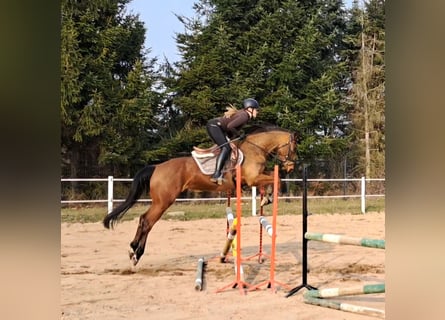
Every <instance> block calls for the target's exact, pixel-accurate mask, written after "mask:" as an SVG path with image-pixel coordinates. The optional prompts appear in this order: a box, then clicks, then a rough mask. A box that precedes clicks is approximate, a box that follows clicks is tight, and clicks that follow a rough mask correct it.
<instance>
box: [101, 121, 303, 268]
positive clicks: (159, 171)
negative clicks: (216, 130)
mask: <svg viewBox="0 0 445 320" xmlns="http://www.w3.org/2000/svg"><path fill="white" fill-rule="evenodd" d="M253 129H254V130H251V131H249V132H247V129H246V136H245V138H244V139H243V140H238V141H234V140H236V139H234V140H232V142H233V143H234V144H235V145H236V146H237V147H238V148H239V149H240V150H241V151H242V153H243V154H244V159H243V161H242V164H241V179H242V180H241V183H242V185H243V186H246V185H247V186H248V187H252V186H257V187H265V188H270V186H272V185H273V181H274V179H273V172H265V169H266V162H267V161H268V160H269V159H270V158H271V157H272V158H275V159H276V160H278V161H279V162H280V163H281V165H282V169H283V170H284V171H286V172H288V173H289V172H291V171H293V170H294V167H295V161H296V158H297V152H296V148H297V143H296V133H292V132H290V131H288V130H285V129H282V128H280V127H277V126H263V127H258V126H257V127H254V128H253ZM226 168H227V167H226ZM235 177H236V174H235V166H233V165H232V166H231V168H229V170H225V174H224V180H223V183H222V184H220V185H219V184H216V183H214V182H212V181H210V176H209V174H205V173H203V172H201V170H200V168H199V167H198V164H197V162H196V161H195V160H194V159H193V157H191V156H189V157H186V156H184V157H178V158H172V159H169V160H167V161H165V162H162V163H160V164H155V165H146V166H145V167H144V168H142V169H140V170H139V171H138V172H137V173H136V174H135V176H134V178H133V182H132V185H131V188H130V191H129V193H128V196H127V198H126V200H125V201H124V202H123V203H121V204H120V205H119V206H117V207H116V208H114V209H113V210H112V211H111V212H110V213H108V214H107V215H106V216H105V218H104V219H103V225H104V226H105V228H107V229H110V228H114V226H115V224H116V223H117V222H118V221H119V219H121V218H122V217H123V216H124V214H125V213H126V212H127V210H129V209H130V208H131V207H132V206H133V205H134V204H135V203H136V202H137V200H138V199H139V198H140V197H141V196H142V194H143V193H144V192H149V194H150V197H151V200H152V201H151V205H150V207H149V208H148V209H147V211H146V212H145V213H143V214H142V215H141V216H140V217H139V224H138V227H137V231H136V234H135V236H134V239H133V241H131V243H130V247H131V251H130V252H129V255H130V260H131V261H132V262H133V265H136V264H137V263H138V261H139V260H140V258H141V257H142V255H143V254H144V251H145V246H146V241H147V237H148V234H149V232H150V231H151V229H152V228H153V226H154V225H155V223H156V222H157V221H158V220H159V219H160V218H161V216H162V215H163V213H164V212H165V211H166V210H167V209H168V208H169V207H170V206H171V205H172V204H173V203H174V202H175V200H176V198H177V197H178V196H179V194H180V193H181V192H183V191H186V190H194V191H226V192H230V191H232V190H234V189H235V186H236V183H235ZM261 205H264V204H263V203H262V204H261Z"/></svg>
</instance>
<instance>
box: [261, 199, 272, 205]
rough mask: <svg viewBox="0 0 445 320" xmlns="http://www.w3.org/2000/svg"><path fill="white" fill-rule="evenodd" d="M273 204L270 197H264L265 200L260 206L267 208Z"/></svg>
mask: <svg viewBox="0 0 445 320" xmlns="http://www.w3.org/2000/svg"><path fill="white" fill-rule="evenodd" d="M271 203H272V200H271V199H270V198H269V197H264V198H263V200H261V204H260V206H261V207H264V206H266V205H268V204H271Z"/></svg>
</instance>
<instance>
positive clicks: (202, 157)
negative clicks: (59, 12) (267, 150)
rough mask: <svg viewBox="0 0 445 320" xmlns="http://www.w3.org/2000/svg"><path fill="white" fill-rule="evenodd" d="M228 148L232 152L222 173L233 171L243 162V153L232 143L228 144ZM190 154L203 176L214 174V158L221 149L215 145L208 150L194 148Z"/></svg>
mask: <svg viewBox="0 0 445 320" xmlns="http://www.w3.org/2000/svg"><path fill="white" fill-rule="evenodd" d="M230 148H231V149H232V152H231V153H230V158H229V160H228V161H227V162H226V164H225V165H224V169H223V170H224V171H227V170H231V169H233V168H234V167H235V166H236V165H237V164H242V163H243V160H244V154H243V152H242V151H241V150H240V149H238V147H237V146H236V145H235V144H234V143H232V142H231V143H230ZM191 153H192V158H193V159H194V160H195V162H196V164H197V165H198V167H199V169H200V170H201V172H202V173H203V174H206V175H211V174H213V173H214V172H215V166H216V158H217V157H218V155H219V154H220V153H221V148H219V147H218V145H217V144H214V145H213V146H211V147H209V148H199V147H196V146H194V147H193V150H192V152H191Z"/></svg>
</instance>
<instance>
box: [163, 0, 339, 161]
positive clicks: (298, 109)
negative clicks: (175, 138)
mask: <svg viewBox="0 0 445 320" xmlns="http://www.w3.org/2000/svg"><path fill="white" fill-rule="evenodd" d="M195 9H196V12H197V17H195V19H185V18H182V19H183V20H182V21H183V22H184V24H185V26H186V29H187V30H188V32H186V33H184V34H179V35H178V36H177V42H178V46H179V48H180V49H181V52H182V55H183V60H182V61H181V62H180V63H178V64H176V65H175V67H176V68H172V69H170V72H171V74H172V75H173V77H172V78H171V79H170V81H169V82H168V85H167V90H168V91H169V92H170V93H171V94H172V103H173V104H174V105H175V106H176V108H177V109H178V110H179V114H180V116H181V122H182V127H181V129H180V131H182V130H187V129H189V130H195V128H196V127H203V126H204V125H205V123H206V121H207V120H209V119H210V118H212V117H215V116H219V115H221V114H222V112H223V111H224V110H225V108H226V107H227V106H228V105H229V104H233V105H235V106H240V102H241V101H242V100H243V99H244V98H246V97H254V98H256V99H257V100H258V101H259V102H260V105H261V107H262V111H261V113H260V115H259V117H258V119H259V120H260V121H264V122H272V123H276V124H277V125H280V126H282V127H285V128H289V129H291V130H296V131H298V132H299V133H300V146H299V154H300V156H302V157H303V158H305V159H306V160H308V161H310V160H313V159H316V158H319V157H329V158H336V157H341V156H342V154H343V153H344V152H346V151H345V149H346V147H347V146H348V143H347V137H348V131H347V126H348V125H347V122H346V121H345V119H346V118H347V112H348V110H347V107H348V105H347V104H346V103H344V96H345V92H346V87H345V83H346V81H347V79H348V73H347V71H348V70H347V66H346V64H345V60H344V54H343V50H345V49H346V45H345V43H344V42H343V38H344V36H345V34H344V30H345V13H344V11H343V9H342V2H341V1H339V0H325V1H321V0H314V1H291V0H276V1H266V0H237V1H229V0H201V1H199V2H198V3H197V4H196V6H195ZM172 70H174V71H172ZM186 124H188V125H186ZM184 128H185V129H184ZM201 132H202V136H200V137H199V138H200V139H201V140H200V141H203V140H204V139H205V135H206V133H205V131H201Z"/></svg>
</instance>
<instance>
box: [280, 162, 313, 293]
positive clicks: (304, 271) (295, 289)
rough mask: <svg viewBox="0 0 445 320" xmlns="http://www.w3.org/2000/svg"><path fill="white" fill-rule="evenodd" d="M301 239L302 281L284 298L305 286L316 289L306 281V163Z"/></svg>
mask: <svg viewBox="0 0 445 320" xmlns="http://www.w3.org/2000/svg"><path fill="white" fill-rule="evenodd" d="M302 215H303V232H302V233H303V239H302V241H301V243H302V256H303V257H302V262H301V266H302V269H303V270H302V272H301V276H302V278H303V279H302V283H301V284H300V285H299V286H296V287H295V288H293V289H292V290H290V291H289V292H288V294H287V295H286V298H288V297H290V296H292V295H294V294H295V293H297V292H298V291H299V290H300V289H302V288H306V289H308V290H317V288H315V287H313V286H311V285H310V284H308V283H307V242H308V240H307V239H306V238H305V234H306V232H307V216H308V212H307V164H304V165H303V212H302Z"/></svg>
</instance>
